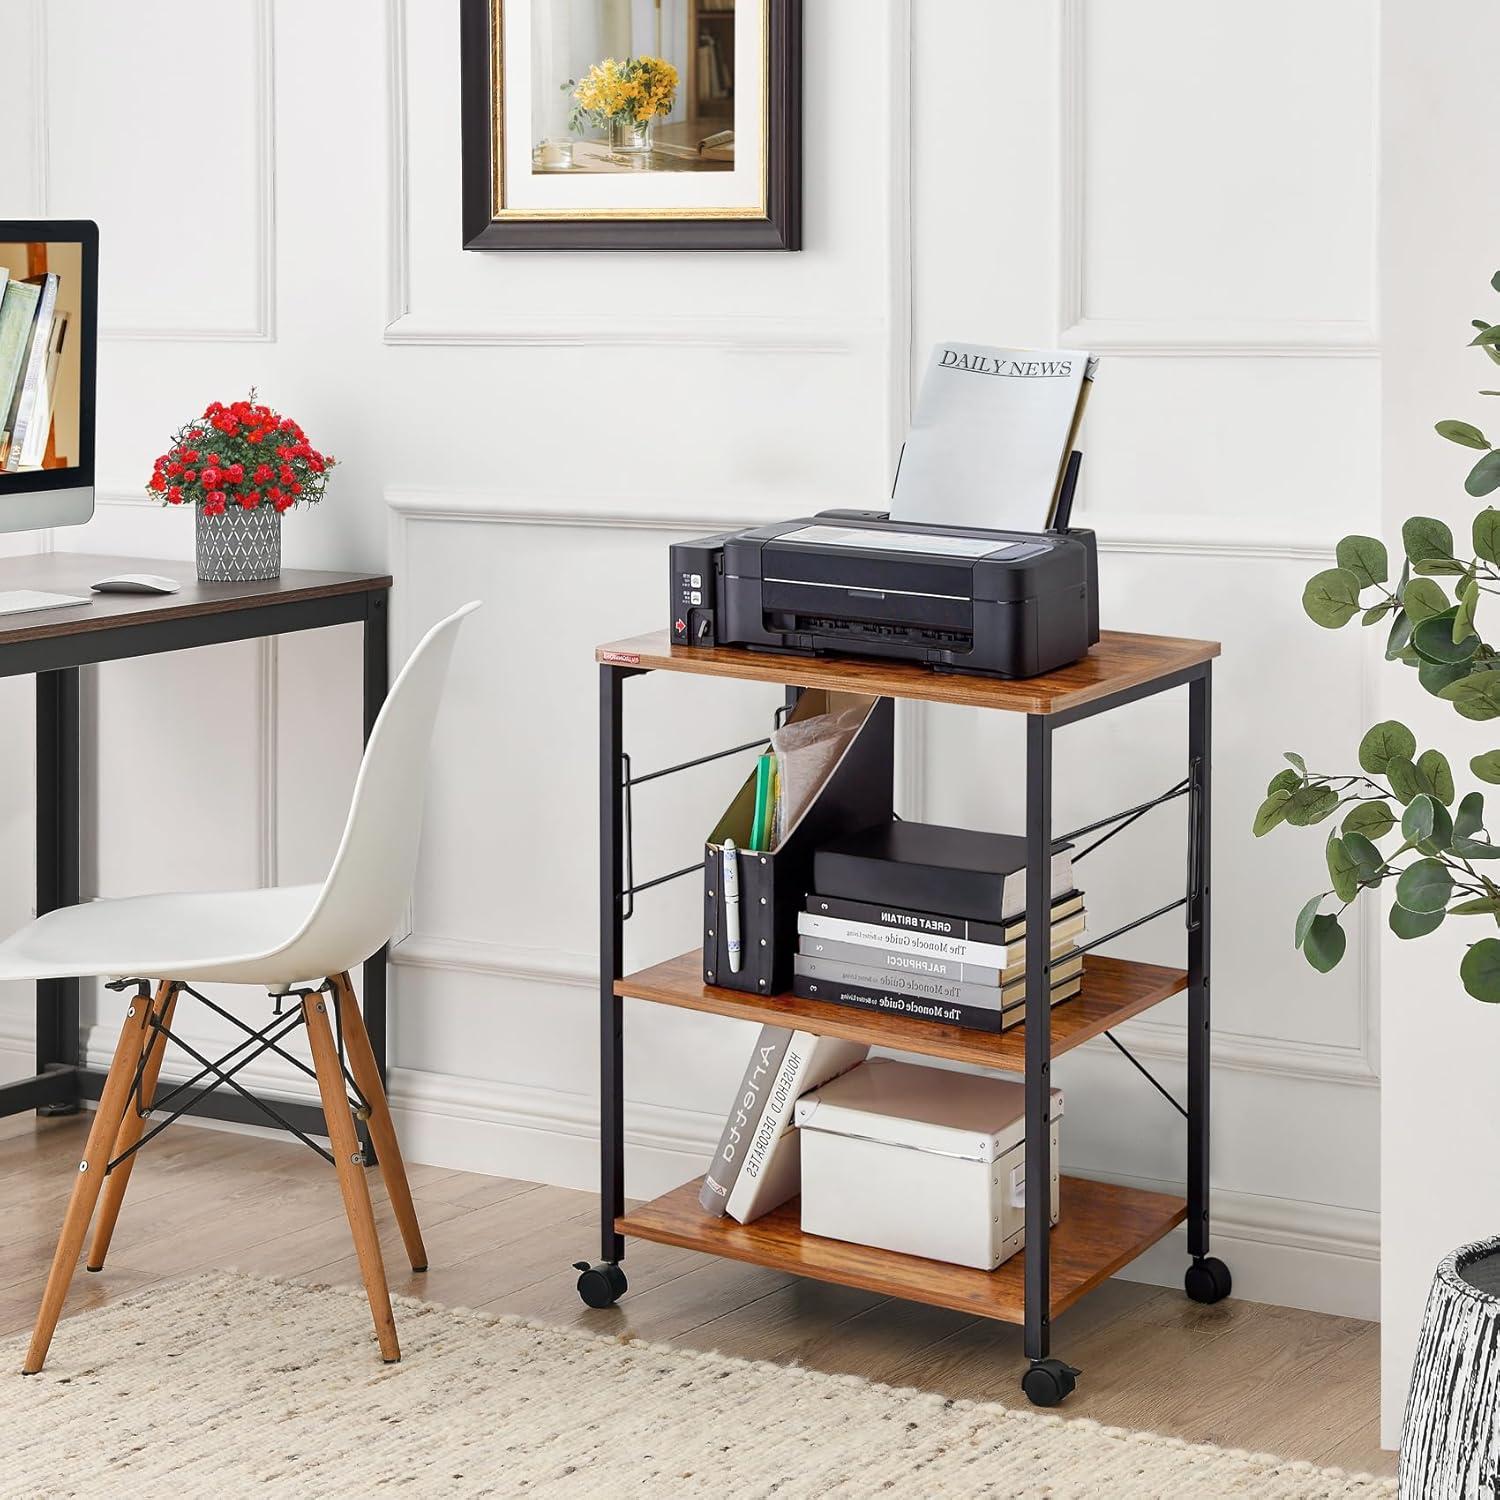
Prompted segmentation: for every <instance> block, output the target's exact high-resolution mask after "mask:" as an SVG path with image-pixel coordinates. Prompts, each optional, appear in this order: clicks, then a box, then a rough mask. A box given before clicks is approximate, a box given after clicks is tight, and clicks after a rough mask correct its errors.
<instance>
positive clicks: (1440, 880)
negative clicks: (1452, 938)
mask: <svg viewBox="0 0 1500 1500" xmlns="http://www.w3.org/2000/svg"><path fill="white" fill-rule="evenodd" d="M1452 894H1453V877H1452V876H1451V875H1450V874H1449V873H1448V867H1447V866H1446V865H1445V864H1443V863H1442V862H1441V861H1440V860H1436V859H1419V860H1418V861H1417V862H1416V863H1415V864H1412V865H1408V866H1407V867H1406V868H1405V869H1404V870H1403V871H1402V872H1401V878H1400V879H1399V880H1397V882H1396V900H1397V901H1398V902H1400V904H1401V905H1402V906H1404V907H1405V908H1406V909H1407V911H1418V912H1434V911H1442V910H1444V909H1445V908H1446V907H1447V905H1448V898H1449V897H1450V896H1451V895H1452Z"/></svg>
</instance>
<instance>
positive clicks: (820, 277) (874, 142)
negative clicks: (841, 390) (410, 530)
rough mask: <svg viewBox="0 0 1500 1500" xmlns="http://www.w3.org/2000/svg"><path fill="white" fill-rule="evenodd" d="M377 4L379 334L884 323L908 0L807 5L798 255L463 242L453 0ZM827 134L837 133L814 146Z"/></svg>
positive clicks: (899, 173)
mask: <svg viewBox="0 0 1500 1500" xmlns="http://www.w3.org/2000/svg"><path fill="white" fill-rule="evenodd" d="M386 10H387V24H388V26H389V27H390V28H391V30H392V40H393V51H392V56H391V59H390V68H389V77H388V88H389V89H390V91H391V95H392V101H391V120H392V130H393V140H392V148H391V167H392V179H391V184H390V215H391V234H392V247H391V255H392V277H391V287H390V296H391V306H390V316H389V319H388V321H389V322H390V324H391V326H390V327H389V329H388V330H387V338H388V340H389V341H391V342H395V343H418V344H423V343H426V344H445V343H449V344H464V343H477V344H509V345H527V344H549V343H560V344H564V345H588V344H591V343H595V342H598V343H605V344H627V345H653V344H660V343H666V344H671V345H679V344H698V345H700V346H704V347H709V348H719V349H726V350H744V351H755V350H768V349H795V350H799V351H803V352H806V353H810V354H811V353H818V352H820V351H821V352H835V351H838V350H840V349H845V348H847V346H848V344H849V342H850V340H851V339H858V338H860V337H861V336H863V335H864V334H866V333H868V332H869V331H870V330H871V329H872V328H873V329H876V330H878V329H879V326H880V317H881V310H882V309H883V307H884V305H885V303H886V300H887V298H888V296H889V294H890V284H889V279H890V277H891V274H892V264H891V254H892V249H893V246H894V245H896V244H899V243H900V242H901V239H902V236H903V235H904V204H903V209H902V214H901V215H900V216H896V217H893V216H892V214H891V213H890V208H891V200H892V195H893V194H904V167H905V160H906V157H905V132H906V126H907V113H906V66H907V54H908V31H909V10H910V7H909V0H879V3H878V4H875V5H872V4H870V3H869V0H824V3H820V4H818V5H813V6H809V7H807V8H806V14H805V20H804V32H805V48H806V55H807V56H808V57H809V58H815V59H820V62H819V64H818V65H817V66H816V67H814V68H811V69H810V70H809V76H808V78H807V82H806V86H805V103H804V126H803V128H804V133H805V138H806V139H807V141H808V142H809V143H810V144H809V147H808V149H807V152H806V157H805V163H804V172H805V205H806V210H805V240H806V245H807V248H806V249H805V250H804V251H802V252H801V253H799V254H796V255H787V254H764V255H743V256H738V255H731V256H721V255H694V256H683V255H638V254H633V255H609V254H598V253H578V254H573V253H568V254H559V255H504V254H465V253H464V252H463V250H462V249H461V248H460V232H459V225H458V216H457V207H458V202H459V155H458V151H457V148H456V143H457V141H458V136H459V118H458V108H459V100H458V90H457V87H456V61H455V60H456V58H457V56H458V11H457V9H456V8H455V7H451V6H448V7H443V6H438V7H433V6H430V5H428V4H425V3H420V4H419V3H416V0H388V3H387V7H386ZM872 12H873V14H872ZM835 58H837V66H834V65H833V61H832V60H833V59H835ZM822 59H827V60H828V65H827V66H824V65H823V64H822V62H821V60H822ZM851 122H858V124H857V126H855V125H851ZM851 130H853V134H851ZM833 141H839V142H843V143H845V144H844V146H843V147H841V148H840V149H838V150H827V149H823V146H822V143H825V142H833Z"/></svg>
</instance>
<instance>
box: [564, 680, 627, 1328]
mask: <svg viewBox="0 0 1500 1500" xmlns="http://www.w3.org/2000/svg"><path fill="white" fill-rule="evenodd" d="M633 676H635V672H634V671H632V670H631V669H629V668H625V667H612V666H610V665H609V664H608V663H607V662H606V663H602V664H601V665H600V667H599V1259H598V1261H597V1262H595V1263H594V1264H593V1265H590V1264H589V1262H588V1261H586V1260H577V1261H574V1262H573V1269H574V1270H576V1271H578V1272H580V1273H581V1274H580V1275H579V1277H578V1295H579V1296H580V1297H582V1298H583V1300H584V1301H585V1302H586V1303H587V1304H588V1305H589V1306H590V1307H613V1306H614V1304H615V1303H616V1302H617V1301H619V1299H620V1298H621V1297H622V1296H623V1295H624V1294H625V1292H626V1291H627V1290H628V1283H627V1282H626V1280H625V1272H624V1270H623V1269H622V1268H621V1266H620V1262H621V1260H623V1259H624V1256H625V1236H624V1235H622V1234H621V1233H620V1232H619V1231H618V1230H617V1229H616V1228H615V1220H616V1219H617V1218H618V1217H619V1216H620V1215H621V1214H623V1213H624V1212H625V1003H624V1001H623V1000H621V999H620V997H619V996H618V995H617V994H615V980H617V979H619V978H620V977H621V975H622V974H623V973H624V952H625V767H624V762H623V760H622V752H623V751H624V748H625V744H624V726H623V712H622V710H623V699H624V695H623V693H622V692H621V689H622V688H623V686H624V684H625V679H626V678H627V677H633Z"/></svg>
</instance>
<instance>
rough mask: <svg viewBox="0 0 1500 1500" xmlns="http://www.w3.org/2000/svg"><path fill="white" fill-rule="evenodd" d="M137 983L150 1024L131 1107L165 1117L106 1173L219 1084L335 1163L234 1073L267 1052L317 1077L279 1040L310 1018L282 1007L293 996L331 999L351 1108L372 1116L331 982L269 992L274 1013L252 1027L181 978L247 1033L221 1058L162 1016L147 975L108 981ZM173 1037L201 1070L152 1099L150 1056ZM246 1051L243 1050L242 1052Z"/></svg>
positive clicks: (144, 1115) (116, 986)
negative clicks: (147, 1092) (147, 1088)
mask: <svg viewBox="0 0 1500 1500" xmlns="http://www.w3.org/2000/svg"><path fill="white" fill-rule="evenodd" d="M132 985H133V986H135V988H136V992H137V1003H139V1004H145V1005H147V1006H149V1007H150V1010H149V1013H148V1016H147V1019H146V1027H147V1029H148V1031H149V1032H150V1035H149V1037H148V1038H147V1041H146V1045H145V1046H144V1047H143V1048H142V1049H141V1055H140V1058H139V1059H138V1061H137V1063H136V1067H135V1075H134V1077H133V1079H132V1081H131V1086H130V1094H129V1098H128V1104H127V1108H131V1109H134V1110H135V1111H136V1113H137V1114H138V1115H139V1116H140V1118H141V1119H143V1120H145V1119H151V1118H152V1117H153V1116H155V1115H157V1114H159V1113H160V1112H161V1111H162V1110H166V1111H167V1114H166V1116H165V1118H163V1119H161V1120H159V1121H158V1122H157V1123H156V1124H154V1125H153V1126H152V1127H151V1128H150V1129H149V1130H148V1131H146V1132H145V1134H143V1135H142V1136H141V1138H140V1139H139V1140H138V1141H137V1142H136V1143H135V1144H134V1145H133V1146H131V1147H130V1148H129V1149H128V1150H125V1151H122V1152H121V1153H120V1154H119V1155H118V1156H116V1157H113V1158H112V1159H111V1160H110V1161H109V1162H108V1163H106V1165H105V1169H104V1170H105V1174H106V1175H108V1174H109V1173H110V1172H113V1171H114V1170H115V1168H116V1167H118V1166H119V1165H120V1164H121V1163H122V1162H124V1161H126V1160H128V1159H129V1158H130V1157H132V1156H134V1155H135V1153H136V1152H137V1151H139V1150H141V1148H142V1147H144V1146H145V1145H147V1144H148V1143H149V1142H151V1141H153V1140H155V1139H156V1137H157V1136H159V1135H160V1134H161V1133H162V1131H164V1130H165V1129H166V1128H167V1127H168V1126H169V1125H172V1124H174V1123H175V1122H176V1121H177V1120H179V1119H181V1118H182V1117H183V1116H184V1115H185V1114H188V1113H190V1112H191V1111H192V1110H193V1109H195V1108H197V1107H198V1106H199V1105H200V1104H202V1103H203V1101H204V1100H206V1099H208V1098H209V1097H210V1096H211V1095H213V1094H214V1093H215V1092H217V1090H219V1089H220V1088H229V1089H232V1090H233V1091H234V1092H235V1093H237V1094H238V1095H240V1097H241V1098H243V1099H244V1100H245V1101H246V1102H247V1103H249V1104H251V1105H253V1106H254V1107H255V1108H256V1109H258V1110H259V1111H260V1112H261V1113H262V1114H264V1115H266V1116H267V1117H268V1118H269V1119H270V1120H271V1122H272V1124H274V1125H275V1126H276V1127H277V1128H278V1129H280V1130H284V1131H286V1133H287V1134H288V1135H291V1136H293V1137H295V1138H296V1139H297V1140H299V1141H301V1142H302V1144H303V1145H304V1146H306V1147H308V1148H309V1150H312V1151H314V1152H316V1153H317V1154H318V1155H319V1156H321V1157H322V1158H323V1160H324V1161H326V1162H328V1163H329V1164H330V1165H332V1164H333V1156H332V1154H331V1153H330V1152H329V1151H328V1150H327V1149H326V1148H325V1147H323V1146H321V1145H319V1144H318V1142H317V1141H316V1140H314V1139H313V1138H312V1137H311V1136H310V1135H308V1134H307V1132H306V1131H303V1130H299V1129H298V1128H297V1126H295V1125H293V1124H292V1123H291V1121H290V1120H288V1119H287V1118H286V1117H285V1116H284V1115H283V1114H282V1113H281V1112H280V1111H279V1110H277V1109H276V1108H275V1107H274V1106H273V1105H271V1104H268V1103H267V1102H266V1101H265V1100H264V1099H261V1098H259V1097H257V1096H256V1095H255V1094H252V1093H251V1092H250V1091H249V1089H247V1088H245V1086H244V1085H243V1084H241V1083H240V1082H239V1080H238V1078H237V1077H236V1074H238V1073H240V1072H242V1071H243V1070H244V1069H245V1068H247V1067H249V1066H250V1064H251V1063H253V1062H255V1061H257V1060H258V1059H259V1058H262V1057H264V1056H265V1055H266V1054H267V1053H274V1054H275V1055H276V1056H277V1057H279V1058H281V1059H282V1060H283V1061H284V1062H287V1063H290V1064H291V1065H292V1067H294V1068H296V1069H297V1071H298V1072H300V1073H304V1074H306V1075H307V1077H309V1078H311V1079H312V1080H313V1081H314V1082H317V1077H318V1075H317V1073H316V1072H315V1071H314V1070H313V1069H312V1068H310V1067H309V1066H308V1065H307V1064H306V1063H305V1062H303V1061H302V1059H301V1058H299V1057H296V1056H294V1055H293V1054H292V1053H290V1052H288V1051H287V1050H286V1049H285V1048H284V1047H283V1046H282V1045H281V1044H282V1043H283V1042H284V1041H286V1040H287V1038H288V1037H290V1036H291V1035H292V1033H293V1032H295V1031H296V1030H297V1029H298V1028H299V1027H301V1026H303V1025H305V1024H306V1017H305V1016H304V1014H303V1011H302V1007H301V1005H300V1004H299V1005H298V1007H297V1009H296V1010H295V1011H290V1012H288V1011H286V1010H285V1009H283V1007H284V1005H285V1003H286V1001H287V1000H288V999H291V998H295V999H296V1000H298V1001H299V1002H300V1001H303V1000H306V999H308V998H309V997H311V996H313V995H327V996H328V997H329V999H331V1001H332V1010H333V1023H334V1033H335V1036H336V1038H337V1044H338V1058H339V1068H340V1071H341V1072H342V1073H343V1076H344V1083H345V1085H346V1088H347V1090H348V1092H349V1093H350V1094H351V1095H352V1097H351V1098H350V1100H349V1108H350V1109H351V1110H352V1111H353V1113H354V1114H355V1116H356V1117H357V1118H359V1119H360V1120H368V1119H369V1117H370V1101H369V1099H368V1098H367V1097H366V1096H365V1093H364V1090H363V1089H361V1088H360V1086H359V1083H358V1082H357V1081H356V1079H355V1077H354V1075H353V1073H352V1071H351V1070H350V1068H349V1064H348V1060H347V1052H346V1048H345V1044H344V1023H343V1007H342V1004H341V1003H340V997H339V992H338V990H337V988H336V987H335V986H333V985H332V984H322V985H319V986H317V987H315V988H301V989H291V990H282V991H280V992H278V993H274V994H272V996H271V1000H272V1002H273V1012H272V1016H271V1019H270V1020H269V1021H268V1022H267V1023H266V1024H265V1025H264V1026H262V1027H259V1028H257V1027H254V1026H251V1025H250V1024H249V1023H248V1022H245V1021H242V1020H241V1019H240V1018H239V1017H238V1016H236V1015H235V1014H233V1012H231V1011H228V1010H226V1009H225V1008H224V1007H223V1006H222V1005H219V1004H217V1003H216V1002H215V1001H213V1000H210V999H209V997H208V996H207V995H205V994H203V993H202V992H201V991H200V990H196V989H194V988H193V987H192V986H191V985H189V984H184V983H178V984H176V986H175V988H176V989H177V991H178V992H180V993H181V994H184V995H190V996H192V998H193V999H195V1000H197V1001H199V1002H200V1003H202V1004H203V1005H205V1006H207V1007H208V1009H209V1010H211V1011H213V1013H214V1014H215V1015H217V1016H219V1017H221V1018H222V1019H223V1020H225V1021H228V1022H229V1023H230V1024H231V1025H232V1026H234V1027H236V1028H237V1029H238V1030H240V1031H242V1032H244V1033H245V1035H244V1037H243V1038H242V1039H241V1040H240V1041H239V1042H237V1043H236V1044H235V1045H234V1046H233V1047H231V1048H230V1049H229V1051H228V1052H226V1053H224V1055H223V1056H222V1057H220V1058H218V1059H217V1060H213V1059H210V1058H207V1057H205V1056H204V1055H203V1054H202V1053H201V1052H200V1051H198V1049H197V1048H196V1047H194V1046H193V1045H192V1043H190V1042H188V1041H186V1040H185V1039H184V1038H183V1037H182V1036H180V1035H179V1034H178V1033H177V1032H174V1031H172V1030H171V1029H170V1028H169V1027H168V1026H167V1025H166V1023H165V1022H164V1021H163V1020H162V1018H161V1016H160V1015H158V1014H157V1011H156V1008H155V1002H154V1000H153V999H152V997H151V984H150V982H149V981H148V980H144V979H119V980H113V981H111V982H110V983H109V985H108V986H107V987H108V988H109V989H112V990H124V989H128V988H130V987H131V986H132ZM169 1042H173V1043H175V1044H176V1045H177V1046H178V1047H180V1048H181V1049H182V1050H183V1051H184V1052H186V1053H187V1055H188V1056H189V1057H190V1058H192V1059H193V1061H194V1062H196V1063H197V1064H198V1071H197V1072H196V1073H195V1074H194V1075H193V1076H192V1077H191V1078H187V1079H184V1080H183V1081H182V1082H180V1083H176V1084H173V1085H172V1086H171V1087H170V1088H168V1089H166V1090H164V1091H163V1092H161V1093H159V1094H158V1095H157V1096H156V1097H155V1098H154V1099H152V1100H151V1101H150V1103H149V1104H148V1103H147V1101H146V1100H145V1098H144V1097H143V1089H144V1080H145V1074H146V1070H147V1068H148V1066H149V1065H150V1061H151V1058H152V1056H153V1054H154V1052H155V1050H156V1048H157V1047H161V1048H162V1049H163V1050H164V1051H165V1048H166V1046H167V1044H168V1043H169ZM242 1054H243V1055H242ZM206 1079H212V1080H213V1081H212V1082H211V1083H210V1084H209V1085H208V1087H207V1088H206V1089H203V1090H202V1091H201V1092H199V1091H198V1090H199V1085H200V1084H202V1083H203V1082H204V1081H205V1080H206ZM184 1095H187V1096H189V1097H188V1098H187V1099H186V1102H184V1103H183V1104H181V1105H178V1106H177V1107H176V1108H175V1109H174V1108H172V1105H173V1102H174V1101H175V1100H177V1099H180V1098H182V1097H183V1096H184Z"/></svg>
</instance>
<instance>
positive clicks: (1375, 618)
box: [1359, 599, 1396, 625]
mask: <svg viewBox="0 0 1500 1500" xmlns="http://www.w3.org/2000/svg"><path fill="white" fill-rule="evenodd" d="M1395 608H1396V601H1395V600H1394V599H1382V600H1381V601H1380V603H1379V604H1372V605H1371V606H1370V607H1369V609H1367V610H1366V611H1365V612H1364V614H1362V615H1361V616H1360V617H1359V623H1360V624H1361V625H1378V624H1379V623H1380V622H1381V621H1382V620H1383V619H1385V617H1386V616H1387V615H1388V614H1390V612H1391V611H1392V610H1393V609H1395Z"/></svg>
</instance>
